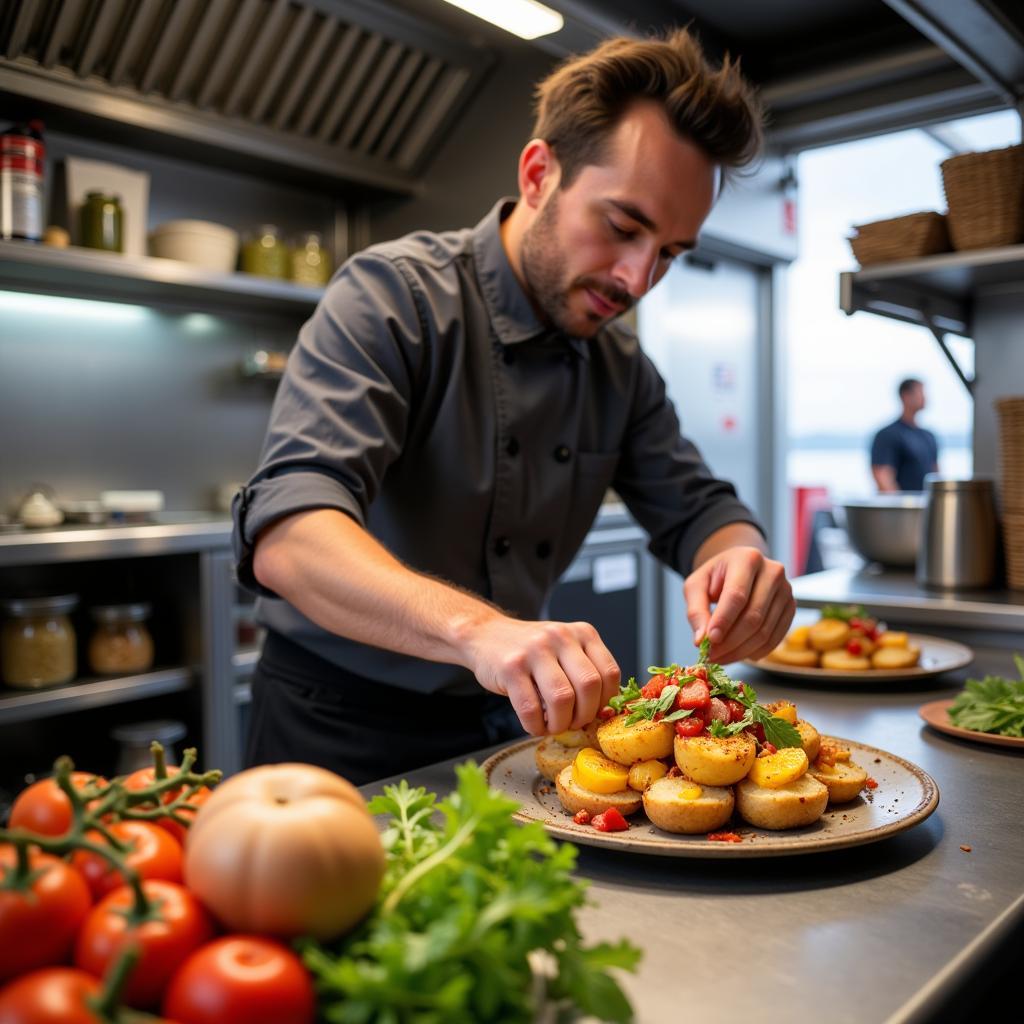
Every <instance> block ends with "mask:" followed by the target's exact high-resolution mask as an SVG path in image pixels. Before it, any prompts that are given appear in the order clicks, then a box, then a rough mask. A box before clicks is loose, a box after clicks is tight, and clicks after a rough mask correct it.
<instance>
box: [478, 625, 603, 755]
mask: <svg viewBox="0 0 1024 1024" xmlns="http://www.w3.org/2000/svg"><path fill="white" fill-rule="evenodd" d="M516 629H517V631H523V632H520V633H519V637H518V639H520V641H521V644H522V646H520V647H519V650H518V651H517V652H516V653H515V654H512V655H507V654H506V655H505V656H504V657H503V658H502V659H501V662H500V664H499V666H498V671H497V673H496V678H495V680H494V684H493V685H488V687H487V688H488V689H492V690H493V691H494V692H498V693H505V694H507V695H508V698H509V701H510V702H511V704H512V707H513V708H514V709H515V712H516V714H517V715H518V716H519V721H520V722H521V723H522V725H523V728H524V729H526V731H527V732H529V733H531V734H532V735H535V736H540V735H544V734H545V733H558V732H564V731H566V730H567V729H581V728H583V726H585V725H587V724H588V723H589V722H592V721H593V720H594V718H595V717H596V716H597V712H598V711H599V710H600V709H601V708H602V707H603V706H604V705H605V704H606V703H607V702H608V701H609V700H610V699H611V697H612V696H614V695H615V694H616V693H617V692H618V690H619V679H620V672H619V666H618V665H617V664H616V662H615V659H614V658H613V657H612V654H611V652H610V651H609V650H608V648H607V647H606V646H605V645H604V643H603V642H602V641H601V638H600V636H598V633H597V630H596V629H594V627H593V626H591V625H590V624H589V623H586V622H574V623H565V622H536V623H517V624H516ZM485 685H487V684H486V683H485Z"/></svg>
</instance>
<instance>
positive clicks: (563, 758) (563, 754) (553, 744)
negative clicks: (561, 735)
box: [533, 736, 578, 782]
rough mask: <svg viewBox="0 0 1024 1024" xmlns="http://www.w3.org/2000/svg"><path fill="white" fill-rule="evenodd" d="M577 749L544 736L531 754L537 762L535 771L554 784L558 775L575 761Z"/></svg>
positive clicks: (552, 737) (551, 737)
mask: <svg viewBox="0 0 1024 1024" xmlns="http://www.w3.org/2000/svg"><path fill="white" fill-rule="evenodd" d="M577 749H578V748H577V747H567V746H566V745H565V744H564V743H559V742H558V740H556V739H555V737H554V736H545V737H544V739H542V740H541V741H540V743H538V744H537V746H536V748H535V749H534V752H533V757H534V760H535V761H536V762H537V771H539V772H540V773H541V775H543V776H544V778H545V779H550V780H551V781H552V782H554V781H555V779H556V778H557V777H558V773H559V772H560V771H561V770H562V769H563V768H566V767H568V766H569V765H571V764H572V762H573V761H574V760H575V758H576V751H577Z"/></svg>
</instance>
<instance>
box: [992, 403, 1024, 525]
mask: <svg viewBox="0 0 1024 1024" xmlns="http://www.w3.org/2000/svg"><path fill="white" fill-rule="evenodd" d="M994 404H995V408H996V416H997V417H998V419H999V488H1000V496H1001V498H1002V505H1003V508H1004V509H1005V510H1006V511H1007V512H1014V513H1017V514H1019V515H1024V396H1019V397H1013V398H997V399H996V401H995V403H994Z"/></svg>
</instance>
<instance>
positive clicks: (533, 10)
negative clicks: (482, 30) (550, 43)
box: [448, 0, 565, 39]
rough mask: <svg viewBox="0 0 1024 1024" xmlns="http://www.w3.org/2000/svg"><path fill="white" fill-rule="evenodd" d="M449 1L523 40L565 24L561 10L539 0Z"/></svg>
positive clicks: (555, 29)
mask: <svg viewBox="0 0 1024 1024" xmlns="http://www.w3.org/2000/svg"><path fill="white" fill-rule="evenodd" d="M448 3H450V4H451V5H452V6H453V7H458V8H460V9H461V10H463V11H467V12H468V13H469V14H475V15H476V16H477V17H478V18H483V20H484V21H489V22H490V23H491V24H492V25H497V26H498V28H503V29H505V31H506V32H512V33H514V34H515V35H517V36H519V37H520V38H521V39H536V38H537V37H538V36H548V35H551V33H552V32H557V31H559V29H561V27H562V25H564V24H565V22H564V20H563V18H562V16H561V15H560V14H559V13H558V11H553V10H552V9H551V8H550V7H545V6H544V4H542V3H538V2H537V0H448Z"/></svg>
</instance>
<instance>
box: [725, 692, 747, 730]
mask: <svg viewBox="0 0 1024 1024" xmlns="http://www.w3.org/2000/svg"><path fill="white" fill-rule="evenodd" d="M725 706H726V707H727V708H728V709H729V723H730V724H732V723H733V722H738V721H739V720H740V719H741V718H742V717H743V716H744V715H745V714H746V713H747V709H746V708H745V707H744V706H743V705H742V704H741V703H740V702H739V701H738V700H733V699H732V698H731V697H728V698H726V701H725Z"/></svg>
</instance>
